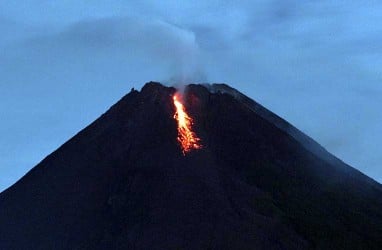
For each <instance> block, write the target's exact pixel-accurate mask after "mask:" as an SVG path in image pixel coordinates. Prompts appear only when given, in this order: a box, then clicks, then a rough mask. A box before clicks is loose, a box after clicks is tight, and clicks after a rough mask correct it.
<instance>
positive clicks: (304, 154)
mask: <svg viewBox="0 0 382 250" xmlns="http://www.w3.org/2000/svg"><path fill="white" fill-rule="evenodd" d="M176 92H177V90H176V89H175V88H172V87H165V86H163V85H161V84H160V83H156V82H149V83H147V84H146V85H145V86H144V87H143V88H142V89H141V91H136V90H132V91H131V92H130V93H129V94H127V95H126V96H124V97H123V98H122V99H121V100H120V101H119V102H118V103H116V104H115V105H114V106H112V107H111V108H110V109H109V110H108V111H107V112H106V113H105V114H103V115H102V116H101V117H100V118H98V119H97V120H96V121H94V122H93V123H92V124H90V125H89V126H88V127H86V128H85V129H84V130H82V131H81V132H79V133H78V134H77V135H75V136H74V137H73V138H72V139H70V140H69V141H68V142H66V143H65V144H63V145H62V146H61V147H60V148H58V149H57V150H56V151H55V152H53V153H52V154H51V155H49V156H47V157H46V158H45V159H44V160H43V161H42V162H41V163H39V164H38V165H37V166H35V167H34V168H33V169H32V170H31V171H30V172H29V173H27V174H26V175H25V176H24V177H23V178H21V179H20V180H19V181H18V182H17V183H15V184H14V185H13V186H11V187H10V188H8V189H7V190H5V191H4V192H2V193H1V194H0V249H5V250H7V249H28V250H29V249H166V250H170V249H382V237H381V236H382V186H381V185H380V184H379V183H377V182H375V181H374V180H372V179H371V178H369V177H367V176H365V175H363V174H362V173H360V172H359V171H357V170H356V169H354V168H352V167H350V166H348V165H347V164H345V163H343V162H342V161H340V160H339V159H337V158H336V157H335V156H333V155H331V154H330V153H328V152H327V151H326V150H325V149H324V148H323V147H321V146H320V145H319V144H317V143H316V142H315V141H313V140H312V139H311V138H309V137H308V136H306V135H304V134H303V133H302V132H300V131H299V130H298V129H296V128H295V127H293V126H292V125H290V124H289V123H288V122H286V121H285V120H283V119H281V118H280V117H278V116H277V115H275V114H273V113H272V112H270V111H268V110H267V109H265V108H264V107H263V106H261V105H260V104H258V103H256V102H255V101H253V100H251V99H250V98H248V97H246V96H244V95H243V94H241V93H240V92H238V91H237V90H235V89H233V88H231V87H229V86H228V85H225V84H212V85H207V84H205V85H203V84H190V85H187V87H186V90H185V92H184V94H183V96H182V99H181V101H182V102H181V105H178V107H182V106H183V108H184V110H185V112H187V116H189V118H190V120H188V121H189V122H188V123H187V126H188V127H187V128H190V133H191V134H192V136H194V137H195V138H196V139H194V140H193V141H192V140H191V144H190V145H194V144H195V143H197V145H194V146H193V147H191V148H188V149H190V150H187V151H185V150H184V149H182V147H181V146H182V145H181V142H180V139H182V137H180V135H179V133H180V131H181V130H179V121H177V119H176V118H178V119H179V114H178V115H176V113H177V110H176V108H177V107H176V106H175V105H174V100H175V99H174V95H176ZM177 100H178V99H177ZM179 101H180V100H179ZM178 112H182V111H178ZM187 128H186V131H188V130H187ZM187 133H188V132H187Z"/></svg>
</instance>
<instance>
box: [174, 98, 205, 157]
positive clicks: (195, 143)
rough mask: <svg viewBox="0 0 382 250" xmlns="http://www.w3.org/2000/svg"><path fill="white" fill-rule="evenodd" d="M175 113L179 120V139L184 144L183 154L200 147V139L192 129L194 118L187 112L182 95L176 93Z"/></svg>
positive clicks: (176, 118)
mask: <svg viewBox="0 0 382 250" xmlns="http://www.w3.org/2000/svg"><path fill="white" fill-rule="evenodd" d="M173 99H174V105H175V108H176V110H175V115H174V118H175V120H176V121H177V122H178V141H179V143H180V145H181V146H182V151H183V154H184V155H186V153H188V152H190V151H191V150H193V149H200V148H201V147H202V145H201V144H200V139H199V138H198V137H197V136H196V134H195V132H193V131H192V118H191V117H190V116H189V115H188V114H187V113H186V110H185V108H184V105H183V104H182V102H181V101H180V95H179V94H175V95H174V97H173Z"/></svg>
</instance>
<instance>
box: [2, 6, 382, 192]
mask: <svg viewBox="0 0 382 250" xmlns="http://www.w3.org/2000/svg"><path fill="white" fill-rule="evenodd" d="M381 23H382V2H381V1H370V0H364V1H341V0H338V1H332V0H322V1H313V0H311V1H307V0H306V1H301V0H252V1H237V0H236V1H215V0H211V1H205V2H204V3H202V1H154V0H139V1H122V0H104V1H100V0H99V1H97V0H92V1H77V0H65V1H51V0H49V1H48V0H33V1H32V0H23V1H10V0H6V1H0V100H1V101H0V104H1V105H0V119H1V123H0V135H1V140H0V155H1V157H0V191H1V190H4V189H5V188H7V187H8V186H10V185H11V184H13V183H14V182H15V181H16V180H18V179H19V178H20V177H21V176H23V175H24V174H25V173H26V172H27V171H29V170H30V169H31V168H32V167H33V166H35V165H36V164H37V163H38V162H40V161H41V160H42V159H43V158H44V157H45V156H46V155H48V154H49V153H51V152H52V151H54V150H55V149H56V148H58V147H59V146H60V145H61V144H63V143H64V142H65V141H67V140H68V139H69V138H71V137H72V136H73V135H75V134H76V133H77V132H78V131H79V130H81V129H82V128H84V127H85V126H86V125H88V124H89V123H90V122H92V121H93V120H95V119H96V118H97V117H98V116H100V115H101V114H102V113H103V112H105V111H106V110H107V109H108V107H109V106H111V105H112V104H114V103H115V102H116V101H117V100H119V99H120V98H121V97H122V96H123V95H125V94H126V93H127V92H129V91H130V89H131V88H132V87H135V88H137V89H140V88H141V87H142V86H143V84H144V83H145V82H148V81H150V80H155V81H161V82H164V83H167V84H172V83H174V82H224V83H228V84H230V85H231V86H233V87H235V88H237V89H238V90H240V91H242V92H243V93H245V94H246V95H248V96H249V97H251V98H253V99H255V100H256V101H258V102H260V103H261V104H263V105H264V106H266V107H267V108H268V109H270V110H272V111H273V112H275V113H277V114H278V115H280V116H281V117H283V118H285V119H286V120H288V121H289V122H291V123H292V124H293V125H295V126H296V127H298V128H299V129H301V130H302V131H303V132H305V133H306V134H308V135H309V136H311V137H312V138H314V139H315V140H317V141H318V142H319V143H320V144H321V145H323V146H324V147H325V148H326V149H328V150H329V151H330V152H332V153H333V154H335V155H336V156H338V157H339V158H341V159H342V160H344V161H345V162H346V163H348V164H350V165H352V166H354V167H355V168H357V169H359V170H360V171H362V172H364V173H365V174H367V175H369V176H371V177H372V178H374V179H375V180H377V181H379V182H382V166H381V162H382V143H381V141H382V111H381V107H382V25H381Z"/></svg>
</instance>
